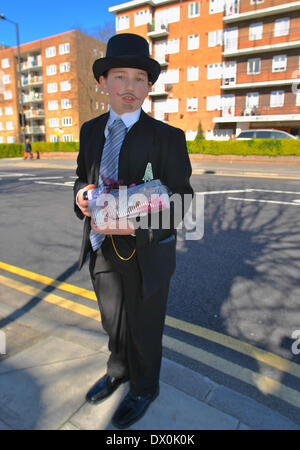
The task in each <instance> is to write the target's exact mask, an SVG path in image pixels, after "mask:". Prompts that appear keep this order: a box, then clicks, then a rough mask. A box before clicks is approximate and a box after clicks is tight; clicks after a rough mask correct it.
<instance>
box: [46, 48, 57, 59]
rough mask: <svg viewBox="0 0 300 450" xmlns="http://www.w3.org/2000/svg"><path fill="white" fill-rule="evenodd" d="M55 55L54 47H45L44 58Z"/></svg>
mask: <svg viewBox="0 0 300 450" xmlns="http://www.w3.org/2000/svg"><path fill="white" fill-rule="evenodd" d="M53 56H56V48H55V47H47V48H46V58H52V57H53Z"/></svg>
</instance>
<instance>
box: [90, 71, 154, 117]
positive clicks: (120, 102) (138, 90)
mask: <svg viewBox="0 0 300 450" xmlns="http://www.w3.org/2000/svg"><path fill="white" fill-rule="evenodd" d="M99 82H100V86H101V88H102V89H103V91H104V92H106V93H108V95H109V101H110V105H111V107H112V109H113V110H114V111H115V112H116V113H117V114H119V115H121V114H124V113H127V112H133V111H136V110H137V109H139V108H140V107H141V106H142V104H143V102H144V100H145V98H146V97H147V95H148V92H149V91H150V89H151V86H152V84H151V83H150V82H149V81H148V74H147V72H146V71H145V70H142V69H133V68H130V67H125V68H124V67H122V68H117V69H110V70H109V71H108V74H107V78H104V77H103V76H100V79H99Z"/></svg>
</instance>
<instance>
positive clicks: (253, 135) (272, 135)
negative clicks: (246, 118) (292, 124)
mask: <svg viewBox="0 0 300 450" xmlns="http://www.w3.org/2000/svg"><path fill="white" fill-rule="evenodd" d="M236 139H237V140H245V139H297V138H296V137H295V136H293V135H292V134H289V133H287V132H286V131H281V130H272V129H265V130H264V129H260V130H244V131H241V132H240V134H239V135H238V136H237V137H236Z"/></svg>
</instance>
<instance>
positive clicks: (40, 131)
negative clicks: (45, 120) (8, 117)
mask: <svg viewBox="0 0 300 450" xmlns="http://www.w3.org/2000/svg"><path fill="white" fill-rule="evenodd" d="M24 131H25V134H45V125H41V126H39V127H38V126H36V127H28V126H27V127H25V130H24Z"/></svg>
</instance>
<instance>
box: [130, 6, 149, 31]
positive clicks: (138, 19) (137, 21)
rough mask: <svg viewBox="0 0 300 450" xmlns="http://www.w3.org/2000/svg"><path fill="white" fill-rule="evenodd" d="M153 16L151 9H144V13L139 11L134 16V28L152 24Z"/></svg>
mask: <svg viewBox="0 0 300 450" xmlns="http://www.w3.org/2000/svg"><path fill="white" fill-rule="evenodd" d="M151 19H152V14H151V12H150V10H149V9H143V10H142V11H137V12H136V13H135V14H134V26H135V27H138V26H140V25H146V24H147V23H151Z"/></svg>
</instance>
